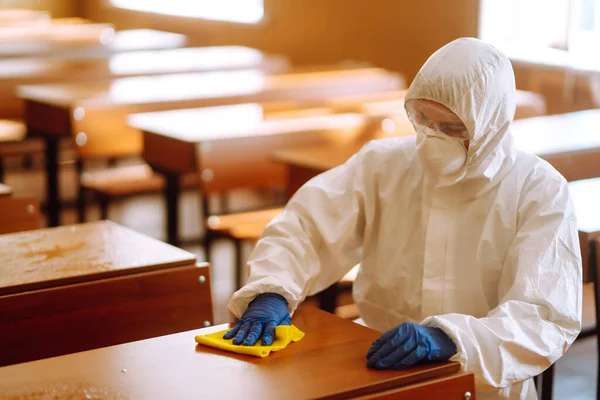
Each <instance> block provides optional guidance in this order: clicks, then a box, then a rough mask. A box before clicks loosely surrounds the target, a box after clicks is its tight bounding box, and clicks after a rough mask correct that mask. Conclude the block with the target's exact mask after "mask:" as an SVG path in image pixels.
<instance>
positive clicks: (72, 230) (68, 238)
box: [0, 221, 196, 295]
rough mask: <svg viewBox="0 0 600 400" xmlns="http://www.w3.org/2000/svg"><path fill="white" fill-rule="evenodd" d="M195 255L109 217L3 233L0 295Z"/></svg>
mask: <svg viewBox="0 0 600 400" xmlns="http://www.w3.org/2000/svg"><path fill="white" fill-rule="evenodd" d="M195 261H196V257H195V256H194V255H193V254H191V253H188V252H187V251H183V250H181V249H178V248H176V247H173V246H170V245H168V244H166V243H163V242H160V241H158V240H156V239H153V238H150V237H147V236H144V235H142V234H139V233H137V232H135V231H132V230H130V229H127V228H124V227H122V226H120V225H117V224H115V223H113V222H110V221H100V222H91V223H86V224H80V225H71V226H63V227H58V228H49V229H40V230H34V231H27V232H20V233H13V234H7V235H0V295H2V294H7V293H17V292H23V291H27V290H33V289H40V288H47V287H54V286H59V285H61V284H66V283H74V282H86V281H91V280H95V279H101V278H107V277H112V276H120V275H126V274H131V273H139V272H145V271H151V270H156V269H162V268H172V267H177V266H182V265H190V264H193V263H195Z"/></svg>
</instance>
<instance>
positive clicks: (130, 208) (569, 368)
mask: <svg viewBox="0 0 600 400" xmlns="http://www.w3.org/2000/svg"><path fill="white" fill-rule="evenodd" d="M61 173H62V175H61V180H62V182H63V183H64V184H63V188H64V189H65V190H64V191H63V196H64V197H66V198H71V199H72V198H73V196H74V193H75V189H74V184H73V179H74V172H73V168H72V165H71V164H66V165H64V166H63V168H62V172H61ZM5 183H7V184H8V185H10V186H12V187H13V188H14V189H15V192H16V193H17V195H23V194H33V195H36V196H38V198H41V197H42V191H43V183H44V180H43V174H42V173H41V172H40V171H39V169H34V170H32V171H21V170H9V171H8V174H7V178H6V182H5ZM212 200H214V201H212V202H211V204H212V205H213V206H215V209H217V210H218V201H217V200H218V199H212ZM272 200H273V196H269V195H265V194H262V195H259V194H255V193H239V194H236V195H234V196H232V197H231V199H230V206H231V208H232V209H236V208H244V207H248V206H256V205H260V204H263V203H265V202H270V201H272ZM200 209H201V208H200V198H199V196H198V194H197V193H193V192H188V193H185V194H184V195H183V201H182V202H181V209H180V214H181V221H180V224H181V233H180V234H181V237H182V238H183V239H184V240H186V239H188V240H189V239H193V238H199V237H201V235H202V224H201V214H200ZM97 218H98V212H97V210H96V209H95V208H93V207H92V208H90V210H89V213H88V220H96V219H97ZM110 219H112V220H113V221H115V222H117V223H120V224H122V225H124V226H127V227H129V228H132V229H134V230H136V231H139V232H142V233H144V234H146V235H149V236H152V237H155V238H158V239H164V237H165V235H164V215H163V203H162V198H161V197H160V196H159V195H147V196H140V197H137V198H135V199H129V200H124V201H119V202H115V203H114V204H113V205H112V206H111V209H110ZM62 220H63V223H64V224H69V223H75V222H76V214H75V211H74V210H65V211H64V213H63V216H62ZM186 249H187V250H189V251H192V252H194V253H196V254H197V255H198V258H199V259H200V260H203V259H204V253H203V251H202V248H201V246H199V245H192V246H188V247H186ZM211 276H212V288H213V303H214V312H215V322H217V323H222V322H225V321H228V320H229V318H230V317H229V315H228V313H227V309H226V304H227V300H228V298H229V297H230V296H231V294H232V292H233V283H232V277H233V246H232V245H231V244H230V243H228V242H227V241H218V242H216V243H215V247H214V250H213V259H212V264H211ZM596 354H597V350H596V341H595V338H590V339H586V340H583V341H581V342H578V343H576V344H575V345H573V346H572V347H571V349H570V350H569V351H568V353H567V354H566V355H565V356H564V357H563V358H562V359H561V360H559V362H558V363H557V366H556V377H555V382H556V383H555V389H554V398H555V399H558V400H563V399H564V400H584V399H586V400H587V399H593V398H595V382H596V365H597V362H596Z"/></svg>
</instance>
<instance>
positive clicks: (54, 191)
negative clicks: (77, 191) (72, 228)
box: [44, 136, 60, 226]
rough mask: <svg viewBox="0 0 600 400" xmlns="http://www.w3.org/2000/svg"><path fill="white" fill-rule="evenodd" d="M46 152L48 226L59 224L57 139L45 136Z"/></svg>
mask: <svg viewBox="0 0 600 400" xmlns="http://www.w3.org/2000/svg"><path fill="white" fill-rule="evenodd" d="M44 139H45V144H46V146H45V147H46V148H45V153H46V208H47V210H46V212H47V214H48V226H58V225H59V224H60V197H59V193H60V191H59V186H58V139H57V138H55V137H52V136H45V137H44Z"/></svg>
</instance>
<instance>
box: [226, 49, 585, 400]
mask: <svg viewBox="0 0 600 400" xmlns="http://www.w3.org/2000/svg"><path fill="white" fill-rule="evenodd" d="M410 99H428V100H432V101H435V102H438V103H441V104H443V105H445V106H446V107H448V108H449V109H450V110H452V111H453V112H454V113H455V114H456V115H458V117H460V119H461V120H462V121H463V123H464V124H465V126H466V127H467V129H468V131H469V135H470V139H471V141H470V147H469V150H468V153H467V161H466V163H465V165H464V167H463V168H462V169H461V170H460V171H459V172H458V173H456V174H454V175H453V176H451V177H448V178H445V179H442V180H434V179H433V178H431V177H430V175H428V174H427V173H426V171H424V170H423V167H422V166H421V164H420V163H419V161H418V160H417V158H416V155H415V142H416V141H415V137H414V136H413V137H408V138H389V139H382V140H377V141H373V142H371V143H369V144H367V145H366V146H365V147H364V148H363V149H362V150H361V151H360V152H359V153H358V154H356V155H355V156H353V157H352V158H351V159H350V160H349V161H347V162H346V163H345V164H344V165H342V166H340V167H337V168H335V169H333V170H330V171H328V172H326V173H324V174H321V175H320V176H317V177H316V178H314V179H312V180H311V181H309V182H308V183H306V184H305V185H304V186H303V187H302V188H301V189H300V190H299V191H298V192H297V193H296V194H295V195H294V197H293V198H292V199H291V201H290V202H289V204H288V205H287V207H286V208H285V210H284V211H283V213H282V214H280V215H279V216H278V217H276V218H275V219H274V220H273V221H272V222H271V223H270V224H269V225H268V226H267V228H266V229H265V231H264V233H263V235H262V238H261V239H260V241H259V242H258V244H257V246H256V248H255V250H254V252H253V253H252V256H251V258H250V260H249V264H248V265H249V268H250V277H249V281H248V283H247V284H246V285H245V286H244V287H243V288H242V289H240V290H239V291H238V292H236V293H235V294H234V296H233V298H232V299H231V302H230V304H229V308H230V310H231V312H232V313H233V314H234V315H235V316H236V317H240V316H241V315H242V314H243V312H244V311H245V310H246V308H247V305H248V303H249V302H250V301H251V300H252V299H254V297H256V296H257V295H258V294H260V293H266V292H272V293H278V294H280V295H282V296H283V297H285V298H286V299H287V301H288V306H289V310H290V312H293V311H294V310H295V309H296V307H297V306H298V304H299V303H300V302H302V301H303V300H304V298H305V297H306V296H309V295H313V294H315V293H318V292H320V291H322V290H323V289H325V288H327V287H328V286H330V285H332V284H333V283H335V282H337V281H338V280H339V279H340V278H341V277H342V276H344V274H346V273H347V272H348V271H349V270H350V269H351V268H352V267H353V266H355V265H356V264H359V263H360V269H359V272H358V276H357V277H356V281H355V284H354V290H353V294H354V299H355V301H356V303H357V305H358V307H359V309H360V313H361V317H362V318H363V319H364V321H365V322H366V324H367V325H368V326H369V327H372V328H374V329H377V330H379V331H382V332H383V331H386V330H388V329H390V328H392V327H394V326H397V325H399V324H401V323H403V322H406V321H412V322H418V323H422V324H423V325H426V326H435V327H439V328H441V329H442V330H443V331H444V332H445V333H446V334H448V336H449V337H450V338H451V339H452V340H453V341H454V342H455V343H456V346H457V349H458V352H457V354H456V355H455V356H454V357H453V358H452V360H456V361H459V362H460V363H461V365H462V367H463V369H464V370H466V371H469V372H473V373H474V374H475V380H476V388H477V396H478V399H536V398H537V397H536V394H535V390H534V385H533V383H532V380H531V379H530V378H532V377H533V376H536V375H538V374H540V373H541V372H542V371H543V370H544V369H546V368H547V367H548V366H549V365H550V364H551V363H552V362H554V361H555V360H557V359H558V358H559V357H560V356H561V355H562V354H563V353H564V352H565V351H566V350H567V348H568V347H569V345H570V344H571V343H572V342H573V341H574V340H575V338H576V336H577V334H578V333H579V331H580V327H581V290H582V286H581V255H580V250H579V243H578V236H577V225H576V220H575V215H574V211H573V205H572V203H571V199H570V196H569V191H568V188H567V183H566V181H565V179H564V178H563V177H562V176H561V175H560V174H559V173H558V172H557V171H556V170H555V169H554V168H552V167H551V166H550V165H549V164H548V163H546V162H545V161H543V160H541V159H539V158H538V157H536V156H535V155H532V154H528V153H525V152H522V151H519V150H517V149H516V148H515V146H514V144H513V139H512V136H511V134H510V123H511V121H512V119H513V116H514V112H515V83H514V74H513V70H512V67H511V65H510V62H509V60H508V59H507V58H506V56H504V55H503V54H501V53H500V52H499V51H498V50H496V49H495V48H493V47H492V46H490V45H487V44H485V43H484V42H481V41H479V40H477V39H458V40H456V41H454V42H452V43H450V44H448V45H446V46H444V47H443V48H441V49H440V50H438V51H437V52H436V53H435V54H433V55H432V56H431V57H430V59H429V60H428V61H427V62H426V63H425V65H424V66H423V67H422V69H421V71H420V72H419V74H418V75H417V77H416V78H415V80H414V82H413V83H412V85H411V87H410V89H409V91H408V94H407V98H406V100H410ZM565 134H568V132H565Z"/></svg>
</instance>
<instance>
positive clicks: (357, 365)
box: [0, 307, 473, 399]
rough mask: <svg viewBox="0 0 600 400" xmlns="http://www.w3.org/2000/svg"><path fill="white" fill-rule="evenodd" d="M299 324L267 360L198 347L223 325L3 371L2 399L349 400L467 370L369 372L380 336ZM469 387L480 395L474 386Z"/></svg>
mask: <svg viewBox="0 0 600 400" xmlns="http://www.w3.org/2000/svg"><path fill="white" fill-rule="evenodd" d="M293 323H294V324H295V325H296V326H298V327H299V328H300V329H302V330H303V331H304V332H305V333H306V336H305V337H304V339H302V340H301V341H299V342H297V343H293V344H290V345H289V347H288V348H286V349H285V350H283V351H280V352H278V353H274V354H272V355H270V356H269V357H267V358H264V359H260V358H255V357H250V356H243V355H236V354H231V353H226V352H223V351H221V350H216V349H211V348H208V347H204V346H195V342H194V336H195V335H197V334H201V333H208V332H214V331H220V330H224V329H227V327H228V325H220V326H215V327H213V328H207V329H202V330H200V331H193V332H192V331H191V332H184V333H180V334H176V335H170V336H164V337H160V338H155V339H150V340H144V341H140V342H135V343H128V344H124V345H120V346H113V347H108V348H105V349H98V350H93V351H88V352H85V353H79V354H71V355H68V356H64V357H59V358H54V359H50V360H42V361H36V362H33V363H27V364H22V365H15V366H11V367H6V368H1V369H0V388H1V389H0V391H1V392H2V393H5V394H8V395H13V396H16V395H17V394H23V395H26V394H33V393H39V394H41V393H48V392H51V391H52V390H55V392H56V391H57V390H58V391H59V393H61V392H60V391H61V390H64V391H76V392H79V393H80V394H85V393H82V392H85V391H86V390H94V389H99V390H101V391H104V393H109V395H108V396H107V397H110V398H132V399H145V398H157V399H159V398H160V399H167V398H178V399H184V398H206V399H208V398H224V399H235V398H248V399H273V398H281V399H309V398H310V399H324V398H328V399H330V398H340V399H342V398H353V397H356V396H360V395H366V394H372V393H377V392H382V391H385V390H388V389H394V388H400V387H401V386H404V385H409V384H411V383H415V382H423V383H426V382H427V381H426V380H427V379H433V378H438V377H444V376H449V375H451V374H454V373H456V372H457V371H458V369H459V365H458V364H456V363H443V364H436V365H429V366H423V367H418V368H413V369H410V370H407V371H374V370H369V369H367V368H366V365H365V364H366V361H365V354H366V353H367V350H368V349H369V347H370V346H371V343H372V342H373V341H374V340H375V339H376V338H377V337H378V336H379V335H380V333H378V332H376V331H373V330H371V329H369V328H365V327H363V326H360V325H358V324H354V323H353V322H350V321H346V320H342V319H340V318H338V317H336V316H334V315H332V314H328V313H325V312H323V311H320V310H317V309H314V308H308V307H307V308H302V309H300V310H298V312H297V313H296V315H295V316H294V318H293ZM464 387H465V391H468V390H471V391H472V390H473V381H471V382H467V385H465V386H464ZM53 388H56V389H53ZM66 394H67V395H68V394H71V393H68V392H67V393H66ZM463 394H464V392H463ZM61 395H62V396H63V397H67V396H65V392H62V393H61ZM59 397H61V396H59ZM425 398H429V397H425Z"/></svg>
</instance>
